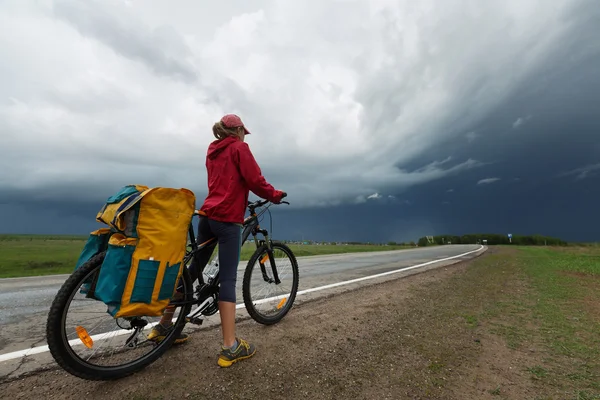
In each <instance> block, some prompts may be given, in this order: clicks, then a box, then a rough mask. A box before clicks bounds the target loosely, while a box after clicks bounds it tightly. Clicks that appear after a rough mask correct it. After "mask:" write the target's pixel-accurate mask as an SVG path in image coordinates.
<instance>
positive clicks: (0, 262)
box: [0, 235, 406, 278]
mask: <svg viewBox="0 0 600 400" xmlns="http://www.w3.org/2000/svg"><path fill="white" fill-rule="evenodd" d="M86 240H87V236H47V235H0V278H14V277H23V276H40V275H53V274H66V273H71V272H72V271H73V268H74V267H75V264H76V262H77V259H78V258H79V254H80V253H81V250H82V249H83V246H84V245H85V242H86ZM289 247H290V248H291V249H292V251H293V252H294V254H295V255H296V256H297V257H301V256H314V255H325V254H337V253H355V252H366V251H384V250H399V249H403V248H406V247H402V246H378V245H295V244H290V245H289ZM254 250H255V245H254V244H253V243H247V244H244V246H243V247H242V254H241V260H242V261H247V260H248V259H250V256H251V255H252V253H253V252H254Z"/></svg>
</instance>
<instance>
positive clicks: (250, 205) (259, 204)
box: [248, 192, 290, 210]
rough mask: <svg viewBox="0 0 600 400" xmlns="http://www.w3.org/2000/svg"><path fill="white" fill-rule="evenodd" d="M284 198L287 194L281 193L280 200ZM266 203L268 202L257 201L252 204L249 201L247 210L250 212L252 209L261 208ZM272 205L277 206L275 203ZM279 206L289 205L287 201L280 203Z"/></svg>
mask: <svg viewBox="0 0 600 400" xmlns="http://www.w3.org/2000/svg"><path fill="white" fill-rule="evenodd" d="M284 197H287V193H285V192H283V196H281V198H282V199H283V198H284ZM267 203H269V200H257V201H255V202H254V203H253V202H251V201H249V202H248V208H249V209H251V210H252V209H255V208H258V207H262V206H264V205H265V204H267ZM273 204H277V203H273ZM279 204H288V205H289V204H290V203H288V202H287V201H280V202H279Z"/></svg>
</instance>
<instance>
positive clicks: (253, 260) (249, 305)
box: [242, 241, 300, 325]
mask: <svg viewBox="0 0 600 400" xmlns="http://www.w3.org/2000/svg"><path fill="white" fill-rule="evenodd" d="M271 247H272V248H273V250H275V249H279V250H281V251H283V252H284V253H285V254H286V255H287V256H288V257H289V259H290V261H291V264H292V274H293V283H292V288H291V290H290V292H291V293H290V296H289V298H288V299H287V301H286V304H285V306H284V307H285V308H284V310H283V311H282V312H281V313H278V314H277V315H276V316H274V317H267V316H264V315H262V314H261V313H260V312H259V311H258V310H257V309H256V307H255V306H254V304H253V302H252V299H251V298H250V279H251V276H252V270H253V269H254V266H255V265H258V263H257V261H258V258H259V257H260V256H261V255H263V254H264V253H265V252H266V251H267V246H266V244H263V245H261V246H260V247H258V248H257V249H256V250H255V252H254V254H252V257H250V260H249V261H248V264H247V265H246V270H245V272H244V280H243V284H242V295H243V298H244V305H245V307H246V311H248V314H250V316H251V317H252V319H253V320H255V321H256V322H258V323H260V324H263V325H273V324H276V323H278V322H279V321H281V320H282V319H283V317H285V316H286V315H287V313H288V312H289V311H290V309H291V308H292V306H293V305H294V301H295V300H296V293H297V292H298V285H299V281H300V273H299V270H298V261H297V260H296V256H295V255H294V252H293V251H292V250H291V249H290V248H289V247H288V246H287V245H285V244H284V243H282V242H277V241H273V242H271Z"/></svg>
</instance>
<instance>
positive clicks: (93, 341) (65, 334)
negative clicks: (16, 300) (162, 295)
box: [46, 253, 193, 380]
mask: <svg viewBox="0 0 600 400" xmlns="http://www.w3.org/2000/svg"><path fill="white" fill-rule="evenodd" d="M104 256H105V253H100V254H98V255H97V256H95V257H93V258H92V259H90V260H89V261H88V262H87V263H85V264H84V265H82V266H81V267H80V268H79V269H77V270H76V271H74V272H73V274H71V276H70V277H69V278H68V279H67V280H66V281H65V283H64V284H63V285H62V287H61V288H60V290H59V291H58V293H57V295H56V297H55V298H54V301H53V302H52V305H51V307H50V312H49V313H48V321H47V324H46V337H47V341H48V347H49V349H50V353H51V354H52V357H54V359H55V361H56V362H57V363H58V364H59V365H60V366H61V367H62V368H63V369H64V370H65V371H67V372H69V373H70V374H72V375H75V376H77V377H80V378H83V379H88V380H111V379H118V378H122V377H125V376H127V375H130V374H133V373H135V372H137V371H139V370H141V369H143V368H144V367H146V366H148V365H149V364H151V363H153V362H154V361H156V360H157V359H158V358H159V357H160V356H161V355H162V354H163V353H164V352H165V351H166V350H167V349H168V348H169V347H170V346H171V344H172V343H173V341H174V340H175V338H176V337H177V336H178V335H179V333H180V332H181V330H182V329H183V327H184V325H185V317H186V315H187V314H188V313H189V312H190V309H191V304H187V305H184V306H178V307H177V308H176V309H175V313H174V315H173V317H174V319H175V320H174V321H173V329H171V330H170V331H169V333H167V334H166V336H165V338H164V339H163V340H161V341H160V342H158V343H156V342H152V341H149V340H147V339H148V338H147V335H148V334H149V333H150V331H151V329H152V327H153V326H154V325H155V324H157V323H158V321H159V320H160V317H145V316H142V317H133V318H131V317H128V318H114V317H112V316H111V315H110V314H108V312H107V307H106V305H105V304H104V303H103V302H101V301H99V300H96V299H94V298H93V297H92V296H91V294H92V292H93V288H94V283H95V282H96V278H97V276H98V273H99V272H100V266H101V265H102V261H103V260H104ZM182 278H183V279H182V282H183V286H184V299H182V300H191V299H192V296H193V295H192V293H193V290H192V282H191V280H190V278H189V274H188V271H187V269H185V268H184V270H183V275H182ZM136 327H137V331H136ZM134 333H137V335H134Z"/></svg>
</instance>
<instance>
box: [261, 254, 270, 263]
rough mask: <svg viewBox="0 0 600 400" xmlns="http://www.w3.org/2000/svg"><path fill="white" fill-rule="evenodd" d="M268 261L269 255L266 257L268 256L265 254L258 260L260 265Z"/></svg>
mask: <svg viewBox="0 0 600 400" xmlns="http://www.w3.org/2000/svg"><path fill="white" fill-rule="evenodd" d="M268 259H269V255H268V254H265V256H264V257H263V258H261V259H260V263H261V264H264V263H266V262H267V260H268Z"/></svg>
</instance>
